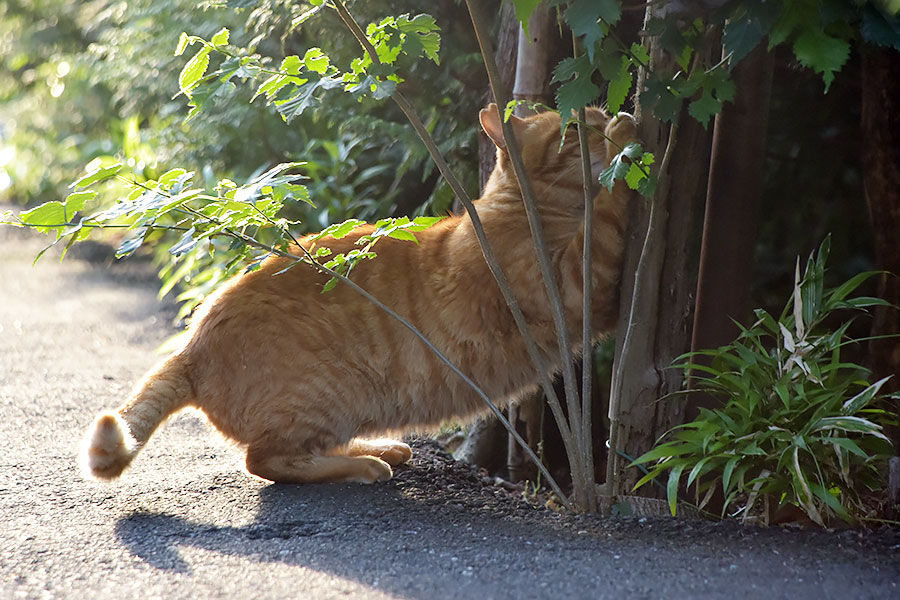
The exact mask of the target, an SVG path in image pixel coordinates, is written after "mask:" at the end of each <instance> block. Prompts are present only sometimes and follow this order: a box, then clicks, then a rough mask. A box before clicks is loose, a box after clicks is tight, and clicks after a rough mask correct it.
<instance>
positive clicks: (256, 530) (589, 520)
mask: <svg viewBox="0 0 900 600" xmlns="http://www.w3.org/2000/svg"><path fill="white" fill-rule="evenodd" d="M413 445H414V447H415V453H414V458H413V461H412V462H411V464H410V465H409V466H407V467H403V468H400V469H398V472H397V474H396V476H395V478H394V479H393V480H392V481H390V482H387V483H385V484H380V485H374V486H354V485H319V486H289V485H271V486H269V487H266V488H263V489H261V490H260V492H259V512H258V514H257V516H256V519H255V520H254V521H253V522H252V523H250V524H249V525H246V526H242V527H233V526H229V525H227V524H216V523H214V522H203V523H201V522H193V521H190V520H188V519H185V518H183V517H181V516H179V515H177V514H170V513H166V512H148V511H136V512H132V513H131V514H128V515H126V516H124V517H122V518H121V519H120V520H119V522H118V523H117V524H116V535H117V536H118V538H119V540H120V541H121V542H122V543H123V544H124V545H125V546H126V547H127V548H128V550H129V551H130V552H131V553H132V554H133V555H135V556H137V557H139V558H141V559H142V560H143V561H144V562H146V563H147V564H149V565H150V566H152V567H154V568H155V569H158V570H163V571H167V572H171V573H183V574H191V573H192V569H193V567H192V564H191V563H190V562H188V561H187V560H185V559H184V558H182V556H181V553H180V550H181V549H182V548H187V547H194V548H202V549H204V550H208V551H212V552H217V553H223V554H234V553H235V552H237V553H238V554H239V555H243V556H246V557H248V558H250V559H251V560H254V561H260V562H280V563H284V564H286V565H303V566H306V567H310V568H313V569H316V570H318V571H324V572H329V573H332V574H334V575H336V576H338V577H342V578H348V579H352V580H355V581H359V582H360V583H364V584H367V585H373V586H374V587H377V588H378V589H380V590H382V591H385V592H387V593H390V594H392V595H395V596H397V597H401V598H422V599H424V598H470V597H473V595H475V594H479V597H487V598H505V597H548V596H549V594H550V590H549V589H548V587H547V586H548V585H551V586H552V588H553V594H562V595H565V596H568V597H574V598H588V597H592V598H596V597H616V595H617V594H623V593H624V594H637V595H639V596H644V595H649V596H657V595H658V594H659V592H660V591H661V590H662V589H663V587H665V589H666V590H667V594H675V596H677V597H698V595H702V596H703V597H710V598H726V597H730V596H731V595H732V594H733V593H734V592H733V591H732V590H736V589H740V590H742V593H743V594H747V597H765V594H769V593H771V591H770V590H772V589H773V587H772V586H777V587H776V588H775V589H778V590H779V592H780V593H781V594H784V595H785V596H790V597H794V598H817V597H818V594H817V593H816V592H815V589H816V582H818V584H820V585H821V584H823V583H824V582H825V581H827V582H828V583H827V589H828V591H829V593H831V594H832V595H834V596H835V597H840V596H841V595H844V594H846V595H847V597H856V595H857V593H858V592H859V588H858V587H856V586H857V583H856V580H855V578H854V577H852V576H851V577H847V578H844V579H840V578H839V577H836V576H835V572H836V571H835V570H840V569H847V570H848V572H855V570H856V569H858V568H860V567H863V568H866V569H867V571H868V573H869V574H868V575H867V579H868V581H867V586H869V587H867V589H870V590H871V589H875V587H879V588H881V589H885V590H887V589H890V587H891V583H892V582H896V581H898V580H900V579H898V578H900V562H898V561H897V560H896V559H897V558H898V554H897V553H898V552H900V532H897V531H894V530H888V529H885V530H879V531H877V532H869V533H865V534H863V533H859V532H854V531H846V532H836V533H826V532H821V531H815V530H799V529H795V530H789V529H778V528H770V529H759V528H750V527H742V526H741V525H739V524H737V523H734V522H705V521H685V520H676V519H650V518H640V519H638V518H620V519H599V518H593V517H580V516H572V515H568V516H567V515H562V514H559V513H555V512H553V511H551V510H548V509H545V508H540V507H539V506H535V505H534V504H533V503H532V502H530V501H529V500H526V499H525V498H523V497H522V495H521V494H518V493H514V492H509V491H507V490H504V489H502V488H499V487H497V486H494V485H492V483H491V481H492V480H491V479H490V478H488V477H486V476H485V475H483V474H482V473H481V472H479V471H476V470H475V469H473V468H471V467H469V466H466V465H463V464H460V463H456V462H454V461H453V460H452V459H451V458H450V457H449V456H448V455H447V454H446V453H444V452H442V451H441V450H440V449H439V448H437V446H436V445H435V444H434V442H431V441H426V440H415V441H413ZM209 493H210V495H211V496H212V498H211V499H210V500H211V501H215V496H216V494H217V493H218V491H217V487H216V486H212V487H210V491H209ZM688 548H690V555H691V557H690V558H689V557H688V556H687V555H686V554H685V552H686V549H688ZM372 550H376V551H375V552H372ZM695 557H696V558H695ZM413 564H415V565H417V568H412V567H411V565H413ZM866 564H868V565H871V567H875V569H874V570H871V571H870V570H868V569H870V568H871V567H864V565H866ZM876 565H877V566H876ZM423 567H424V569H425V570H426V571H427V572H428V573H429V576H428V577H427V578H422V577H421V576H418V575H413V573H418V572H419V570H420V569H421V568H423ZM504 573H510V574H512V573H515V576H514V577H511V578H507V577H505V575H504ZM561 573H563V574H565V575H564V577H559V575H560V574H561ZM726 582H727V584H726ZM810 584H812V585H810ZM820 589H822V588H820ZM302 591H303V583H302V581H298V592H302ZM485 594H486V596H485Z"/></svg>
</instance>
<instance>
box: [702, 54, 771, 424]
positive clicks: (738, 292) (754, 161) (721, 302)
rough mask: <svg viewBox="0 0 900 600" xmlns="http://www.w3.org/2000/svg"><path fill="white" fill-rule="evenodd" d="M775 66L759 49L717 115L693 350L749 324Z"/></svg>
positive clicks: (706, 403)
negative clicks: (730, 96) (730, 99)
mask: <svg viewBox="0 0 900 600" xmlns="http://www.w3.org/2000/svg"><path fill="white" fill-rule="evenodd" d="M773 64H774V62H773V56H772V54H771V53H770V52H768V51H767V49H766V47H765V45H764V44H760V45H759V46H758V47H757V48H756V50H754V51H753V52H752V53H750V54H749V55H748V56H747V57H746V58H745V59H744V60H743V61H742V62H741V63H740V64H739V65H738V66H737V67H736V68H735V69H734V71H733V73H732V79H733V81H734V83H735V85H736V87H737V92H736V95H735V102H734V103H727V104H725V105H724V106H723V107H722V112H721V113H719V114H718V115H717V116H716V124H715V133H714V134H713V142H712V158H711V163H710V170H709V187H708V188H707V193H706V214H705V217H704V223H703V245H702V246H701V251H700V270H699V275H698V281H697V301H696V307H695V312H694V328H693V339H692V341H691V351H693V352H696V351H698V350H703V349H707V348H717V347H719V346H722V345H725V344H729V343H731V342H732V341H733V340H734V339H735V338H736V337H737V335H738V333H739V330H738V328H737V326H736V325H735V324H734V322H733V321H737V322H739V323H745V322H746V320H747V316H748V313H749V308H750V307H749V297H750V282H751V280H752V271H753V264H754V260H753V258H754V253H755V249H756V224H757V219H758V213H759V201H760V195H761V193H762V179H763V171H764V168H765V143H766V128H767V125H768V120H769V119H768V117H769V97H770V94H771V90H772V69H773ZM701 362H702V361H701ZM701 406H703V407H706V408H712V406H713V402H712V400H711V399H710V398H709V397H708V396H706V395H703V394H696V393H695V394H691V396H690V397H689V399H688V407H687V414H686V415H685V416H686V418H687V419H689V420H692V419H694V418H695V417H696V416H697V415H698V414H699V410H698V408H699V407H701Z"/></svg>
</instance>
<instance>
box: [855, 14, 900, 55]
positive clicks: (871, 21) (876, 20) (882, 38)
mask: <svg viewBox="0 0 900 600" xmlns="http://www.w3.org/2000/svg"><path fill="white" fill-rule="evenodd" d="M895 6H896V5H895ZM859 30H860V32H861V33H862V37H863V39H864V40H865V41H867V42H869V43H871V44H876V45H878V46H886V47H890V48H894V49H895V50H900V15H897V14H893V15H891V16H888V15H886V14H885V13H884V12H882V11H881V10H879V9H878V8H877V7H876V6H875V4H874V3H872V2H867V3H866V5H865V6H864V7H863V18H862V24H861V25H860V28H859Z"/></svg>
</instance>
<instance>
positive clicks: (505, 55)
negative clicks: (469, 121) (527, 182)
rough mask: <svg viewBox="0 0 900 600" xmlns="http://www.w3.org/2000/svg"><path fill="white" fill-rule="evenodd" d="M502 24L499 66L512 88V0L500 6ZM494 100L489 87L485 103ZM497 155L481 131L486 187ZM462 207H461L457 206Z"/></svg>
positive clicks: (480, 151)
mask: <svg viewBox="0 0 900 600" xmlns="http://www.w3.org/2000/svg"><path fill="white" fill-rule="evenodd" d="M499 19H500V26H499V30H498V33H497V50H496V55H497V66H499V67H500V79H502V80H503V86H504V87H505V88H506V89H508V90H509V89H512V87H513V82H514V81H515V76H516V54H517V52H518V39H519V37H518V36H519V21H518V20H517V19H516V10H515V7H514V6H513V5H512V3H511V2H504V3H503V4H502V5H501V8H500V17H499ZM493 101H494V97H493V95H491V90H490V88H488V90H487V91H486V93H485V95H484V103H485V104H489V103H491V102H493ZM496 156H497V147H496V146H494V142H492V141H491V140H490V138H488V136H487V135H486V134H485V133H484V132H481V133H480V134H479V136H478V174H479V180H480V182H481V186H480V188H479V189H482V188H484V184H485V183H487V180H488V177H490V176H491V171H493V170H494V161H495V160H496ZM457 208H461V207H457Z"/></svg>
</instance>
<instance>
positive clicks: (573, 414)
mask: <svg viewBox="0 0 900 600" xmlns="http://www.w3.org/2000/svg"><path fill="white" fill-rule="evenodd" d="M466 6H467V7H468V9H469V15H470V17H471V19H472V24H473V26H474V29H475V36H476V37H477V39H478V45H479V47H480V49H481V54H482V56H483V58H484V63H485V66H486V67H487V72H488V80H489V82H490V85H491V90H492V91H493V94H494V99H495V100H496V101H497V103H498V105H500V106H506V103H507V101H508V94H507V93H506V90H505V89H502V87H503V86H502V83H501V82H500V77H499V71H498V68H497V62H496V60H495V59H494V52H493V48H492V47H491V41H490V37H489V33H488V32H487V30H486V28H485V26H484V22H485V21H484V19H483V18H482V17H481V16H480V15H481V12H480V10H481V9H480V6H479V5H477V4H476V3H474V2H473V1H472V0H466ZM501 125H502V128H503V139H504V142H505V143H506V146H507V150H508V153H509V157H510V160H511V162H512V164H513V170H514V172H515V175H516V179H517V181H518V183H519V189H520V190H521V192H522V199H523V201H524V204H525V212H526V214H527V216H528V225H529V227H530V229H531V238H532V243H533V244H534V248H535V252H536V254H537V259H538V265H539V267H540V270H541V277H542V279H543V281H544V287H545V288H546V291H547V296H548V299H549V301H550V309H551V313H552V316H553V322H554V324H555V326H556V333H557V341H558V343H559V354H560V359H561V363H562V364H561V368H562V373H563V384H564V388H565V391H566V406H567V408H568V412H569V414H568V419H569V420H568V422H569V426H570V428H571V429H573V430H574V429H575V426H576V425H577V424H579V423H581V407H580V406H579V403H578V392H577V391H576V383H575V379H576V378H575V367H574V365H573V364H572V357H571V354H570V352H571V348H572V347H571V345H570V343H569V334H568V329H567V326H566V318H565V314H564V312H563V307H562V306H563V305H562V299H561V297H560V293H559V286H558V284H557V281H556V276H555V275H554V273H553V268H552V266H551V264H550V259H549V253H548V252H547V245H546V242H545V240H544V235H543V228H542V225H541V220H540V215H539V214H538V211H537V206H536V203H535V200H534V192H533V190H532V188H531V182H530V181H529V179H528V174H527V173H526V171H525V165H524V162H523V161H522V154H521V150H520V148H519V144H518V141H517V140H516V138H515V135H514V134H513V131H512V126H511V125H510V123H509V122H507V121H506V120H503V119H501ZM551 408H552V406H551ZM554 416H556V415H555V414H554ZM558 424H559V425H560V426H561V425H562V422H560V423H558ZM573 441H574V442H575V448H576V452H575V453H574V454H570V455H569V460H570V463H571V465H570V466H571V468H572V470H573V472H575V473H583V470H584V464H583V461H582V459H583V456H584V449H583V448H581V447H580V446H581V443H580V442H581V440H580V436H577V435H574V436H573ZM573 479H574V478H573ZM575 492H576V499H575V502H576V505H578V506H579V508H580V509H581V510H591V509H592V508H590V507H589V506H588V504H587V498H586V497H582V496H583V494H585V493H586V491H585V490H583V489H582V486H580V485H576V486H575Z"/></svg>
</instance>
